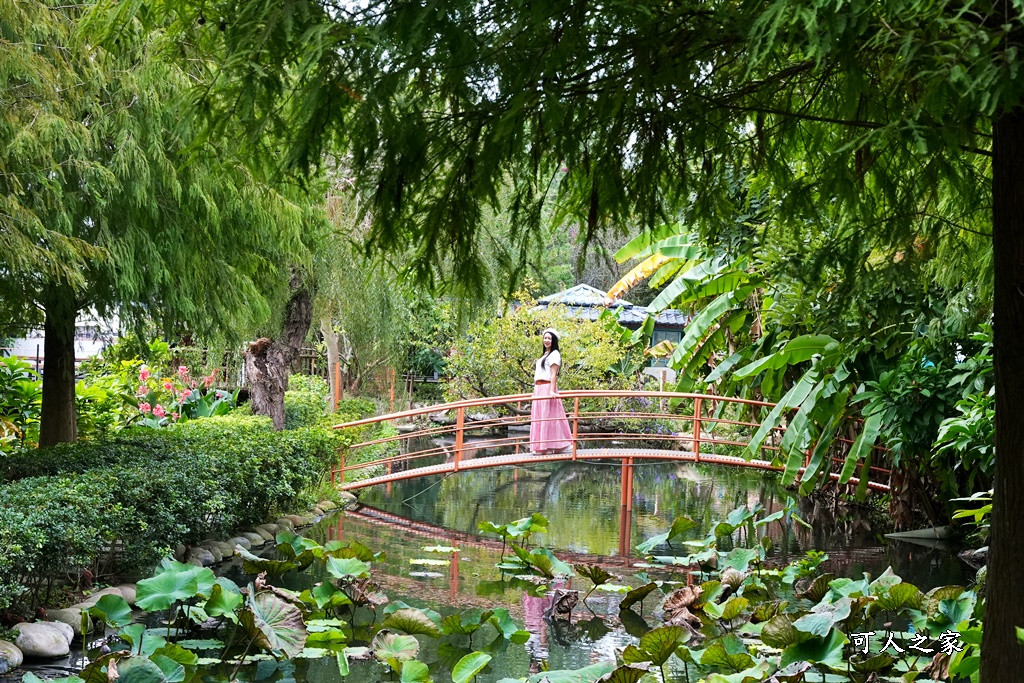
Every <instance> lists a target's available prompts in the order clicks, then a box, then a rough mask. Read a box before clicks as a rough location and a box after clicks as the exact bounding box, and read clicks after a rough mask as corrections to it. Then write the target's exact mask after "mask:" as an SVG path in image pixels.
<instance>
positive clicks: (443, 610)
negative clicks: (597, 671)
mask: <svg viewBox="0 0 1024 683" xmlns="http://www.w3.org/2000/svg"><path fill="white" fill-rule="evenodd" d="M620 481H621V480H620V468H619V466H618V465H609V464H607V463H605V464H600V463H587V462H563V463H538V464H536V465H531V466H520V467H504V468H494V469H481V470H470V471H464V472H461V473H458V474H454V475H449V476H447V477H431V478H424V479H415V480H408V481H404V482H398V483H394V484H391V485H387V486H385V485H379V486H376V487H372V488H368V489H364V490H362V491H360V494H359V500H360V504H359V505H358V506H356V508H355V509H352V510H349V511H347V512H339V513H336V514H334V515H332V516H329V517H326V518H324V519H323V520H321V522H320V523H318V524H317V525H316V526H314V527H312V528H309V529H307V530H305V531H304V534H305V535H307V536H309V537H311V538H314V539H316V540H317V541H318V542H320V543H326V542H327V541H329V540H343V541H353V540H355V541H359V542H360V543H362V544H364V545H366V546H368V547H370V548H372V549H373V550H383V551H385V552H386V554H387V557H386V559H385V560H384V561H383V562H380V563H377V564H375V565H374V568H373V576H374V579H375V580H376V581H377V582H378V583H380V585H381V587H382V588H383V590H384V592H385V593H386V594H387V596H388V597H389V598H390V600H391V601H392V602H394V601H402V602H405V603H408V604H409V605H411V606H414V607H420V608H429V609H432V610H435V611H437V612H439V613H440V614H441V615H442V616H444V615H448V614H452V613H454V612H459V611H462V610H466V609H472V608H481V609H492V608H499V607H500V608H505V609H507V610H508V612H509V614H510V615H511V617H512V618H513V619H514V620H515V621H516V623H517V624H519V625H520V626H524V627H525V628H526V630H528V631H529V632H530V638H529V640H528V641H527V642H526V643H523V644H512V645H510V646H509V647H508V649H507V650H505V651H504V652H503V653H502V654H500V655H498V656H495V657H494V659H493V660H492V661H491V662H490V667H489V668H488V669H487V670H485V671H484V672H483V673H481V674H480V675H479V676H478V677H477V681H479V683H494V682H496V681H499V680H501V679H503V678H521V677H524V676H526V675H528V674H530V673H537V672H539V671H542V670H546V669H550V670H560V669H578V668H581V667H584V666H587V665H590V664H593V663H595V662H598V661H602V660H608V659H613V658H614V657H615V653H616V652H617V651H618V652H621V651H622V649H623V648H624V647H625V646H627V645H629V644H630V643H635V642H636V641H637V637H639V635H640V634H642V633H643V632H644V631H646V630H647V629H648V628H650V627H649V626H648V625H646V624H645V623H644V620H643V619H642V618H641V617H640V616H639V615H637V614H636V613H635V612H633V611H631V610H627V611H624V612H620V611H619V609H618V604H619V602H620V601H621V599H622V597H623V595H622V593H619V592H606V591H600V590H599V591H594V592H593V593H592V594H591V595H590V597H589V598H588V599H587V601H586V606H584V605H583V604H580V605H579V606H577V607H576V609H575V610H574V611H573V618H572V620H566V619H555V620H550V619H545V612H547V611H548V610H549V609H550V608H551V606H552V597H551V594H550V593H549V594H546V595H545V594H544V593H543V592H538V590H537V587H536V586H535V585H534V584H532V583H529V582H527V581H524V580H521V579H516V578H512V577H509V576H507V575H505V576H503V574H502V572H501V571H500V570H499V569H497V568H496V567H495V565H496V564H497V563H498V562H499V561H501V556H502V544H501V542H500V541H499V540H497V538H496V537H493V536H492V537H490V538H487V537H485V536H483V535H482V534H481V533H480V532H479V530H478V528H477V525H478V524H479V523H480V522H483V521H487V520H490V521H493V522H497V523H504V522H509V521H512V520H515V519H518V518H522V517H527V516H529V515H530V514H531V513H534V512H540V513H542V514H544V515H545V516H546V517H547V518H548V520H549V522H550V523H549V528H548V532H547V533H546V534H543V535H538V536H537V537H536V538H535V539H533V542H534V543H535V544H537V545H542V546H546V547H549V548H551V549H553V550H554V551H555V552H556V554H557V555H558V556H559V557H560V558H562V559H563V560H565V561H567V562H569V563H570V564H575V563H577V562H585V563H596V564H600V565H601V566H603V567H605V568H606V569H607V570H608V571H610V572H611V573H612V574H614V575H615V577H616V578H615V579H614V582H615V583H618V584H623V585H626V586H639V585H641V584H643V583H646V582H647V581H648V580H649V579H665V578H670V575H669V574H668V573H667V571H666V570H656V569H652V568H651V567H650V566H649V565H647V566H645V564H646V563H645V562H644V558H643V557H642V556H641V555H640V554H639V553H637V552H636V551H635V550H633V551H632V552H631V553H630V555H629V556H620V555H619V554H618V550H619V540H620V533H622V529H621V528H620V521H621V517H620V490H621V489H620ZM634 482H635V497H634V510H633V515H632V519H631V520H630V524H629V534H630V546H632V547H635V546H636V545H637V544H638V543H640V542H641V541H643V540H645V539H647V538H649V537H651V536H654V535H657V534H660V533H664V532H665V531H666V530H667V529H668V528H669V526H670V525H671V523H672V520H673V519H674V518H676V517H677V516H680V515H686V516H688V517H690V518H692V519H693V520H694V521H695V522H696V523H697V526H696V528H694V529H691V530H690V531H689V532H688V533H687V535H686V538H692V539H698V538H702V537H704V536H705V535H706V534H707V533H708V532H709V529H710V524H711V523H712V522H714V521H718V520H721V519H724V518H725V517H726V515H728V513H729V512H730V511H731V510H733V509H735V508H737V507H742V506H753V505H754V504H757V503H760V504H761V505H762V506H763V507H764V508H765V509H766V510H767V511H769V512H771V511H774V510H778V509H780V508H781V507H782V506H784V505H785V504H786V502H787V499H788V498H790V497H791V495H792V494H790V493H789V492H787V491H786V490H785V489H784V488H783V487H782V486H781V485H780V483H779V480H778V477H777V476H776V475H774V474H771V473H768V474H766V473H764V472H763V471H757V470H742V469H734V468H726V467H716V466H707V465H692V464H680V463H664V462H658V463H648V464H643V463H641V464H638V465H637V467H636V470H635V477H634ZM799 510H800V515H801V517H802V518H803V519H804V520H806V522H807V523H808V525H809V528H808V527H805V526H801V525H791V527H788V526H783V525H781V524H778V523H772V524H771V525H770V526H769V527H767V528H766V530H767V534H768V536H769V537H770V538H771V540H772V548H771V551H770V553H769V556H768V564H771V565H776V566H781V565H784V564H786V563H787V562H789V561H791V560H793V559H797V558H799V557H801V556H803V555H805V554H806V553H807V551H809V550H820V551H824V552H827V553H828V555H829V557H830V559H829V560H828V563H827V564H826V565H824V568H825V569H827V570H828V571H832V572H834V573H835V574H837V575H838V576H846V577H854V578H859V577H860V576H861V575H862V573H863V572H868V573H870V574H871V575H872V576H877V575H879V574H881V573H882V572H883V571H884V570H885V569H886V568H887V567H889V566H891V567H892V568H893V570H894V571H895V572H896V573H897V574H899V575H900V576H902V577H903V578H904V579H905V580H907V581H910V582H913V583H915V584H916V585H917V586H919V587H920V588H921V589H922V590H928V589H929V588H932V587H935V586H941V585H948V584H961V585H967V584H969V583H970V580H971V576H972V573H971V572H970V571H969V570H968V569H967V567H966V565H964V564H963V563H962V562H961V561H960V560H959V559H958V558H957V557H956V555H955V554H954V553H953V552H951V551H950V549H948V548H941V547H925V546H921V545H913V544H908V543H901V542H886V541H885V539H884V537H883V531H884V528H883V526H882V522H883V521H884V513H883V512H881V511H880V510H877V509H872V508H870V507H865V508H854V509H850V508H846V507H839V508H835V507H834V506H833V505H830V504H827V503H823V502H817V503H816V502H813V501H809V500H804V501H801V502H800V507H799ZM431 546H449V547H454V548H458V552H454V553H438V552H430V551H427V550H426V548H428V547H431ZM727 547H728V546H726V545H723V548H727ZM658 552H659V553H666V554H671V553H676V554H680V555H684V554H686V552H687V551H686V550H685V546H681V545H680V544H679V543H676V544H674V548H669V549H665V550H659V551H658ZM446 560H447V563H445V561H446ZM225 571H226V573H227V574H228V575H229V576H230V577H231V578H233V579H234V580H235V581H236V582H238V583H239V584H240V585H244V583H246V582H247V581H248V580H250V579H249V578H247V577H245V576H244V574H242V573H241V568H240V562H239V561H238V560H237V559H236V560H235V562H234V563H233V564H232V565H229V566H227V567H226V568H225ZM679 575H680V572H676V574H675V575H674V576H672V578H680V577H679ZM324 578H325V577H324V576H322V575H315V574H312V573H310V572H305V573H302V574H294V573H293V574H289V575H286V576H285V577H283V579H282V580H281V583H282V584H283V585H284V586H286V587H288V588H292V589H295V590H303V589H306V588H311V587H312V586H313V585H314V584H315V583H317V582H319V581H322V580H323V579H324ZM553 587H554V588H567V589H577V590H580V591H581V592H586V591H587V590H588V589H589V588H590V587H591V583H590V582H589V580H587V579H586V578H583V577H579V576H576V577H573V578H571V579H569V580H566V581H562V582H557V583H555V584H554V585H553ZM656 603H657V600H656V596H651V598H650V599H649V601H648V603H647V604H648V607H647V608H646V612H645V613H646V614H650V612H651V610H652V609H653V608H654V606H655V605H656ZM367 633H368V632H367ZM481 633H482V632H481ZM356 638H357V640H358V634H357V637H356ZM420 640H421V646H422V650H421V655H420V658H421V659H423V660H424V661H445V660H457V659H458V658H459V657H461V656H462V655H464V654H466V653H468V652H470V651H471V648H477V647H480V646H481V642H476V641H471V640H469V638H468V637H467V638H466V639H465V640H466V642H464V643H461V642H456V643H455V644H454V645H453V644H452V643H451V642H450V640H449V641H439V640H433V639H429V638H420ZM480 640H481V641H483V638H480ZM353 644H359V643H357V642H354V643H353ZM363 644H365V643H363ZM673 662H674V664H671V663H670V667H674V668H670V671H669V679H670V680H675V681H684V680H686V679H685V677H684V676H685V673H683V672H682V665H681V664H680V663H679V662H678V661H676V660H675V659H673ZM68 666H73V664H72V663H51V664H50V665H48V666H45V667H32V668H31V669H30V670H33V671H34V672H35V673H37V674H38V675H40V676H42V677H44V678H46V677H54V676H60V675H67V673H68V671H67V667H68ZM450 668H451V667H450V666H448V667H438V668H437V669H436V670H432V671H431V676H432V678H433V680H434V681H437V682H438V683H447V682H448V681H450V680H451V679H450V675H449V673H448V671H450ZM209 673H213V670H211V671H210V672H208V674H209ZM227 673H229V672H227V671H220V676H224V675H226V674H227ZM208 674H207V675H204V678H205V679H207V680H216V679H217V678H219V677H218V676H213V677H211V676H210V675H208ZM240 675H241V677H242V678H244V679H247V680H259V681H266V682H267V683H273V682H274V681H281V682H282V683H293V682H294V681H299V682H302V681H307V682H308V683H327V682H328V681H330V682H336V681H338V680H340V674H339V671H338V664H337V663H336V661H335V660H334V658H333V657H327V658H323V659H295V660H291V661H284V662H280V663H277V662H272V661H265V662H261V663H260V664H259V665H258V667H251V668H249V669H243V671H242V672H241V674H240ZM388 675H389V674H387V673H386V668H385V667H383V666H382V665H380V664H377V663H375V662H353V663H352V667H351V673H350V674H349V676H348V677H347V679H346V680H349V681H353V682H355V683H363V682H368V681H377V680H383V679H384V678H386V677H387V676H388ZM0 678H2V677H0ZM221 680H223V679H221Z"/></svg>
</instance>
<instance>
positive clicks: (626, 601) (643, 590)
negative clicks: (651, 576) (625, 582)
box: [619, 583, 658, 611]
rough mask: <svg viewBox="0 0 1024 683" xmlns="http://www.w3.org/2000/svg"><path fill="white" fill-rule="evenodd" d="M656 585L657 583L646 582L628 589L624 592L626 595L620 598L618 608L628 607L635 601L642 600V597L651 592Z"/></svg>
mask: <svg viewBox="0 0 1024 683" xmlns="http://www.w3.org/2000/svg"><path fill="white" fill-rule="evenodd" d="M657 587H658V584H656V583H646V584H644V585H642V586H640V587H638V588H634V589H633V590H631V591H629V592H628V593H626V597H624V598H622V601H621V602H620V603H619V610H620V611H621V610H625V609H629V608H630V607H632V606H633V605H635V604H636V603H638V602H641V601H643V599H644V598H646V597H647V596H648V595H650V594H651V593H653V592H654V591H655V589H657Z"/></svg>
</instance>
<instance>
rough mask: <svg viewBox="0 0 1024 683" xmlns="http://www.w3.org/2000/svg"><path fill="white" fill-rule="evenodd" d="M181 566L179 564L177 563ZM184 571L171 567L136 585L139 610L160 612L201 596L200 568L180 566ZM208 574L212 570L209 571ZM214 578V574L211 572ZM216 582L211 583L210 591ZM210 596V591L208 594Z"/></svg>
mask: <svg viewBox="0 0 1024 683" xmlns="http://www.w3.org/2000/svg"><path fill="white" fill-rule="evenodd" d="M175 564H179V563H175ZM180 566H181V567H183V569H178V568H176V567H171V568H168V569H165V570H164V571H162V572H160V573H159V574H157V575H156V576H154V577H152V578H149V579H142V580H141V581H139V582H138V583H137V584H136V602H135V604H136V605H138V607H139V609H143V610H146V611H147V612H159V611H161V610H165V609H168V608H170V606H171V605H173V604H175V603H177V602H182V601H185V600H189V599H191V598H194V597H196V596H197V595H199V594H200V587H199V569H200V568H199V567H196V566H194V565H180ZM207 571H208V572H210V570H208V569H207ZM210 577H213V572H210ZM213 584H214V581H213V580H211V581H210V590H212V588H213ZM206 595H207V597H208V596H209V591H208V592H207V594H206Z"/></svg>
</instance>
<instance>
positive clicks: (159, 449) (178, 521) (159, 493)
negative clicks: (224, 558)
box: [0, 416, 349, 610]
mask: <svg viewBox="0 0 1024 683" xmlns="http://www.w3.org/2000/svg"><path fill="white" fill-rule="evenodd" d="M348 438H349V437H348V436H347V435H344V434H341V433H339V432H334V431H331V430H327V429H323V428H318V427H309V428H300V429H294V430H289V431H284V432H275V431H273V429H272V426H271V423H270V420H269V419H268V418H264V417H240V416H226V417H220V418H208V419H203V420H195V421H190V422H187V423H184V424H181V425H179V426H177V427H175V428H173V429H168V430H143V429H133V430H128V431H126V432H122V433H121V434H120V435H119V436H118V437H116V438H114V439H112V440H110V441H106V442H93V443H76V444H65V445H61V446H56V447H54V448H49V449H45V450H43V451H37V452H32V453H27V454H24V455H22V456H19V457H14V458H9V459H7V460H5V461H4V466H5V470H6V472H5V474H6V479H7V481H8V482H9V483H7V484H6V485H4V486H0V547H2V548H4V553H0V555H3V558H2V559H0V610H3V609H4V608H6V607H7V606H9V605H10V604H12V603H13V602H14V601H15V600H16V598H17V595H19V594H21V593H23V592H24V589H25V588H26V587H28V588H31V589H38V588H39V586H41V585H44V584H48V583H49V581H50V580H52V579H55V578H63V577H65V576H67V575H68V574H74V573H76V572H80V571H81V570H83V569H86V568H88V569H90V570H92V571H93V573H94V575H96V576H102V575H107V574H112V573H120V572H127V571H136V570H145V569H148V567H149V566H151V565H152V564H154V563H155V562H156V561H158V560H159V559H160V557H161V556H163V555H165V554H166V553H167V551H168V550H169V549H170V548H172V547H173V546H174V545H176V544H177V543H188V544H195V543H198V542H200V541H202V540H203V539H204V538H208V537H224V535H225V534H227V533H228V532H230V531H231V530H232V529H237V528H238V527H239V526H243V525H248V524H258V523H260V522H263V521H265V520H266V519H268V518H269V517H270V516H271V514H272V513H274V512H277V511H282V510H289V509H295V508H296V507H298V506H301V505H305V504H306V503H308V502H310V501H307V500H303V492H304V491H305V490H308V489H309V488H310V487H311V486H313V485H315V484H316V483H317V482H319V481H320V480H321V479H322V477H323V476H324V474H325V473H326V472H327V471H328V470H329V468H330V466H331V465H332V464H333V463H334V462H335V461H336V458H337V453H338V450H339V449H340V448H343V447H344V445H345V444H346V442H347V441H348ZM112 550H113V551H116V552H112Z"/></svg>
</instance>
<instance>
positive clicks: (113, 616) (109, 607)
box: [89, 595, 132, 627]
mask: <svg viewBox="0 0 1024 683" xmlns="http://www.w3.org/2000/svg"><path fill="white" fill-rule="evenodd" d="M89 614H90V615H92V616H94V617H96V618H97V619H102V620H103V621H104V622H106V623H107V624H109V625H110V626H115V627H121V626H127V625H128V624H130V623H131V622H132V608H131V606H129V605H128V601H127V600H125V599H124V598H123V597H121V596H120V595H104V596H103V597H101V598H100V599H99V600H97V601H96V604H95V605H93V606H92V607H90V608H89Z"/></svg>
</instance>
